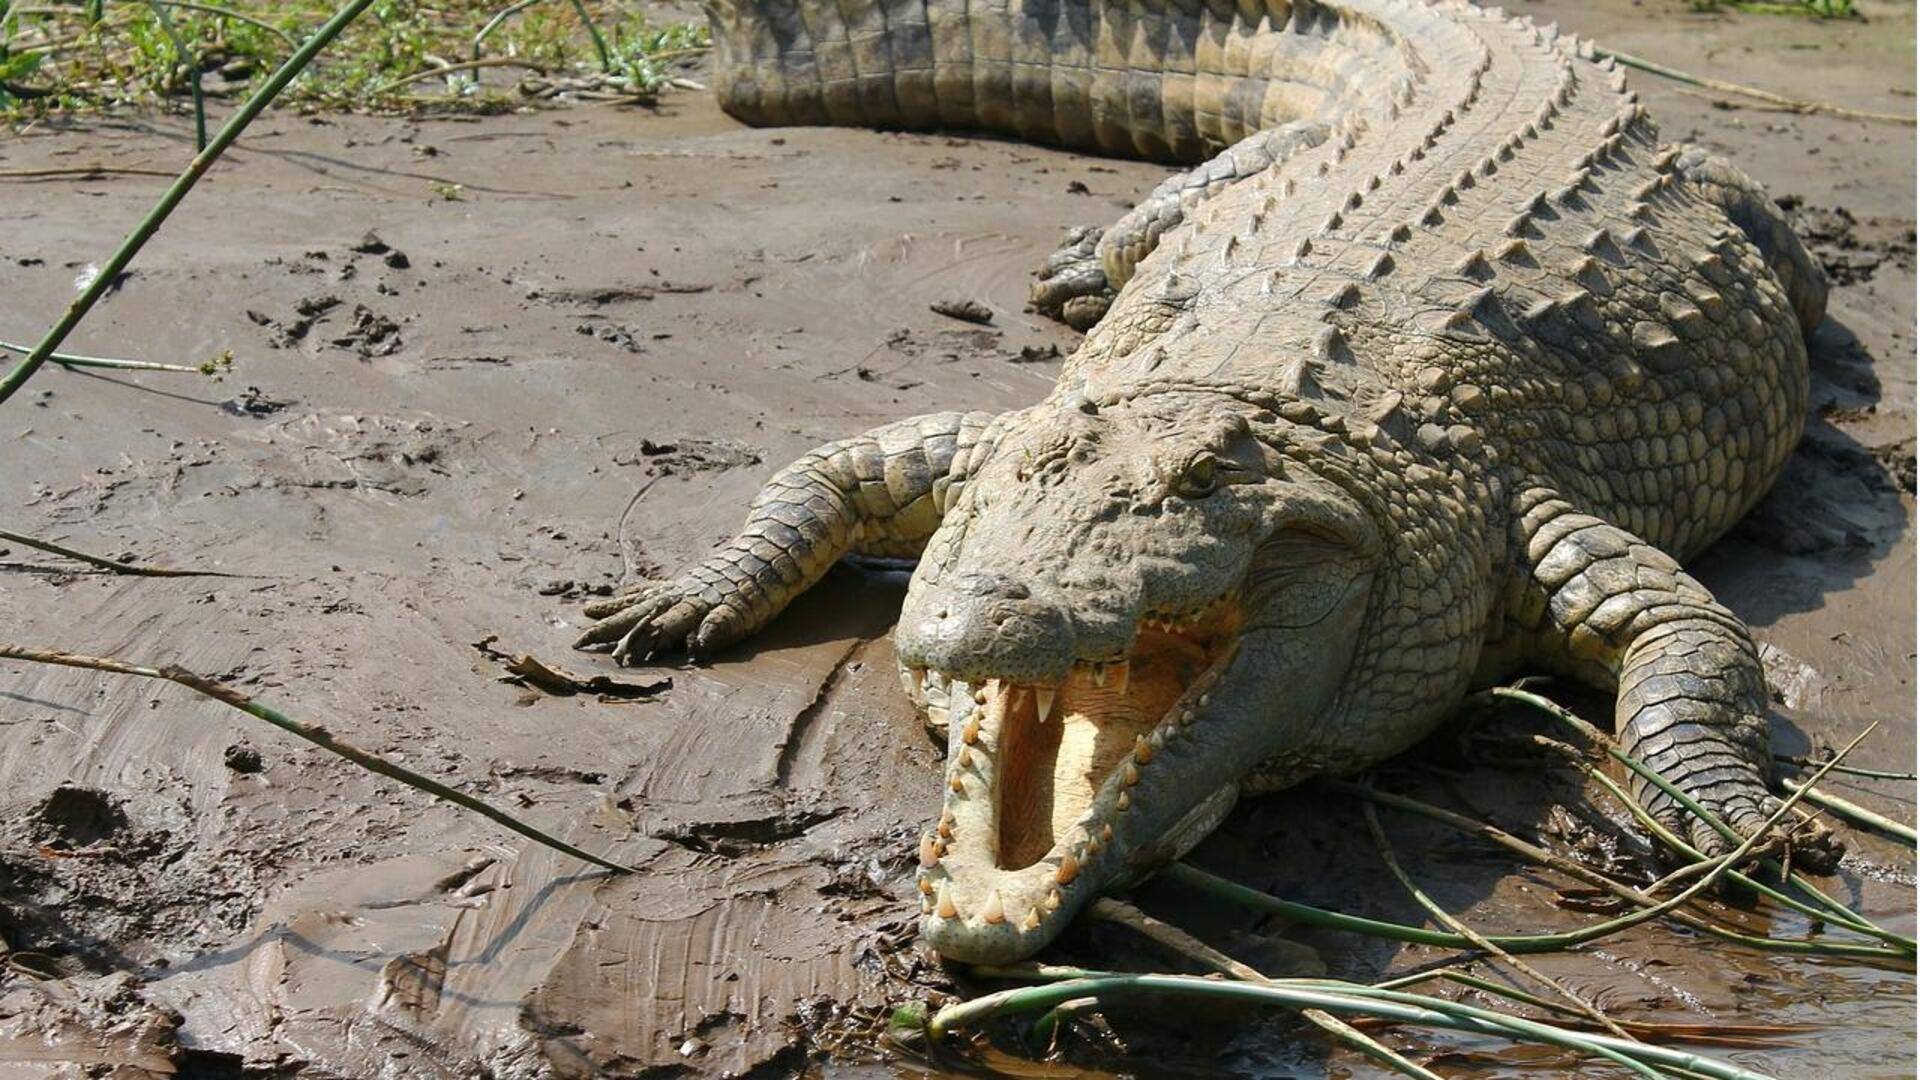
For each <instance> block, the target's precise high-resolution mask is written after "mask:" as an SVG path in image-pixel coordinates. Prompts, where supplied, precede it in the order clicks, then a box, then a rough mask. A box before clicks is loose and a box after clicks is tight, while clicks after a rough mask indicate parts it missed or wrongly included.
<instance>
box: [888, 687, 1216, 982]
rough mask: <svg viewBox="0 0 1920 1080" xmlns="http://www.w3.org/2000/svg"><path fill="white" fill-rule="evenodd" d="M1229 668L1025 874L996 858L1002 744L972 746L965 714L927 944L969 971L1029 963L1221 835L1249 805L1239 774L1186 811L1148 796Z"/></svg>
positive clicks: (1174, 711)
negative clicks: (1090, 914) (1082, 920)
mask: <svg viewBox="0 0 1920 1080" xmlns="http://www.w3.org/2000/svg"><path fill="white" fill-rule="evenodd" d="M1229 659H1230V656H1222V657H1219V658H1217V660H1216V662H1215V663H1213V664H1211V665H1209V667H1208V668H1207V669H1206V670H1205V671H1204V672H1203V673H1202V674H1201V675H1200V676H1199V677H1197V678H1195V679H1194V680H1193V681H1192V683H1191V684H1190V685H1188V686H1187V687H1186V689H1185V691H1184V692H1183V693H1182V694H1181V695H1180V697H1179V699H1178V700H1177V701H1176V702H1175V703H1174V704H1173V705H1172V707H1171V708H1170V709H1168V710H1167V713H1166V715H1165V716H1164V717H1163V718H1162V719H1161V721H1160V722H1159V723H1158V724H1156V725H1154V727H1153V728H1152V730H1151V732H1150V733H1148V734H1146V735H1143V736H1142V737H1141V738H1140V741H1139V744H1138V745H1137V747H1136V749H1135V750H1134V751H1133V752H1130V753H1128V754H1125V755H1123V756H1122V758H1121V761H1120V763H1119V764H1118V766H1117V767H1115V768H1114V769H1113V770H1112V772H1111V773H1110V775H1109V776H1108V777H1107V779H1106V780H1105V781H1104V782H1103V783H1102V784H1101V785H1100V786H1099V787H1098V788H1097V789H1096V790H1095V791H1094V793H1093V798H1092V801H1091V804H1090V806H1089V808H1088V812H1087V813H1086V814H1085V815H1084V816H1082V817H1081V818H1080V820H1079V821H1078V822H1077V823H1076V824H1075V825H1074V826H1073V827H1072V828H1071V829H1069V830H1067V831H1066V833H1065V835H1063V836H1062V837H1061V838H1060V840H1059V842H1058V843H1056V844H1055V845H1054V847H1053V850H1051V851H1049V852H1047V854H1046V855H1044V856H1043V857H1041V858H1040V859H1039V861H1037V862H1035V863H1034V864H1032V865H1030V866H1026V867H1024V868H1021V869H1004V868H1002V867H1001V866H1000V865H998V861H997V857H996V856H997V852H996V851H995V850H994V849H995V848H996V847H997V845H998V843H999V829H998V825H999V822H998V818H999V812H998V811H999V806H998V804H999V801H1000V800H999V798H998V790H997V778H996V777H995V775H994V761H995V758H996V751H997V750H998V749H999V747H998V746H997V738H988V737H985V736H984V735H982V734H981V733H980V732H979V731H978V730H976V733H975V741H968V740H967V739H966V738H965V737H964V736H965V730H964V728H963V725H965V724H966V723H967V721H968V717H967V716H966V715H965V712H964V711H962V710H956V712H955V713H954V714H953V716H952V717H951V718H950V721H949V722H950V724H952V725H953V726H954V735H953V738H952V740H951V743H952V747H953V751H952V753H951V755H950V768H949V773H948V783H949V786H950V788H951V789H952V790H951V792H950V794H949V795H948V796H947V798H946V800H945V801H946V806H945V808H944V809H943V813H942V817H941V825H940V830H939V831H938V832H936V833H935V834H930V836H929V838H928V839H929V841H933V842H934V844H935V846H934V847H933V848H931V849H929V848H928V847H927V846H925V845H923V849H922V866H923V870H922V877H921V880H922V888H923V895H924V903H923V913H924V918H923V920H922V927H921V930H922V936H923V938H924V940H926V941H927V943H928V944H929V945H931V946H932V947H933V948H934V950H935V951H936V952H939V953H940V954H941V955H943V956H945V957H947V958H949V959H953V960H959V961H963V962H970V963H989V964H991V963H1010V962H1013V961H1017V960H1022V959H1025V958H1027V957H1029V956H1031V955H1033V954H1034V953H1036V952H1038V951H1039V950H1040V949H1042V948H1044V947H1045V946H1046V945H1047V944H1048V943H1050V942H1051V941H1052V940H1053V939H1054V938H1055V937H1057V936H1058V935H1059V934H1060V932H1061V931H1063V930H1064V929H1065V928H1066V927H1067V925H1069V924H1070V923H1071V922H1072V920H1073V918H1074V916H1075V915H1076V914H1077V912H1078V911H1079V910H1080V909H1081V908H1082V907H1084V906H1085V905H1086V904H1087V903H1089V902H1090V901H1091V900H1092V899H1094V898H1095V897H1097V896H1099V895H1100V894H1101V893H1102V892H1104V891H1108V890H1109V889H1111V888H1114V887H1118V886H1122V885H1129V884H1132V883H1133V882H1134V881H1136V880H1139V879H1140V878H1143V877H1145V876H1146V875H1147V874H1149V873H1151V872H1152V871H1153V870H1154V869H1157V868H1158V867H1159V866H1161V865H1164V864H1165V863H1166V862H1168V861H1171V860H1173V859H1176V858H1178V857H1179V856H1181V855H1183V854H1185V852H1186V851H1187V850H1188V849H1190V848H1191V847H1192V846H1193V845H1195V844H1197V843H1199V841H1200V840H1201V839H1203V838H1204V837H1205V836H1206V835H1207V833H1209V832H1211V831H1212V830H1213V828H1214V827H1215V826H1216V825H1218V824H1219V822H1220V820H1221V819H1222V818H1224V817H1225V816H1226V813H1227V811H1228V810H1229V809H1231V807H1232V805H1233V803H1234V801H1235V800H1236V799H1237V797H1238V784H1237V783H1235V782H1233V781H1235V780H1237V774H1235V775H1234V776H1232V777H1230V778H1225V779H1227V780H1228V782H1226V783H1223V784H1221V785H1220V786H1219V787H1218V788H1217V789H1216V790H1215V791H1214V792H1213V794H1211V795H1209V796H1207V797H1206V798H1204V799H1202V800H1201V801H1200V802H1198V803H1197V804H1195V805H1192V806H1190V807H1183V808H1180V809H1178V810H1175V809H1173V808H1171V807H1168V806H1167V805H1165V803H1164V802H1163V800H1161V799H1158V798H1155V797H1154V793H1153V789H1154V785H1152V784H1151V783H1147V784H1146V785H1144V786H1142V781H1143V779H1147V778H1150V777H1151V776H1152V775H1153V774H1154V768H1155V764H1156V760H1158V764H1159V766H1160V768H1161V769H1167V768H1169V767H1170V763H1169V761H1168V760H1167V757H1166V756H1167V755H1171V756H1173V757H1176V758H1177V757H1182V756H1185V755H1186V754H1188V753H1191V750H1190V747H1191V745H1192V744H1191V743H1190V742H1189V740H1190V739H1191V737H1192V732H1191V731H1190V730H1189V729H1190V728H1191V727H1192V726H1193V725H1194V724H1195V723H1196V722H1197V721H1198V718H1199V716H1200V714H1201V713H1202V711H1203V710H1204V709H1205V707H1206V703H1207V702H1208V700H1209V698H1208V694H1209V691H1210V690H1211V689H1212V688H1213V686H1214V685H1215V684H1216V683H1217V681H1218V679H1219V677H1220V674H1221V673H1222V672H1223V671H1224V670H1225V668H1226V665H1227V663H1228V661H1229ZM990 734H992V735H994V736H997V735H998V734H999V732H997V731H995V732H992V733H990ZM1222 764H1223V765H1225V764H1226V763H1222ZM1189 765H1191V762H1189ZM1187 771H1188V773H1189V775H1190V774H1191V769H1188V770H1187ZM1156 804H1159V805H1156ZM929 856H931V858H932V861H931V862H930V861H929ZM1036 916H1037V917H1036Z"/></svg>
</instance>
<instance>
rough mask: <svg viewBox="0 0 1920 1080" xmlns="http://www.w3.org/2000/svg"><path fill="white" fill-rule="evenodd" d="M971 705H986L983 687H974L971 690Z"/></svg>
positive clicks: (985, 693)
mask: <svg viewBox="0 0 1920 1080" xmlns="http://www.w3.org/2000/svg"><path fill="white" fill-rule="evenodd" d="M973 703H974V704H975V705H985V704H986V703H987V690H986V687H984V686H976V687H974V689H973Z"/></svg>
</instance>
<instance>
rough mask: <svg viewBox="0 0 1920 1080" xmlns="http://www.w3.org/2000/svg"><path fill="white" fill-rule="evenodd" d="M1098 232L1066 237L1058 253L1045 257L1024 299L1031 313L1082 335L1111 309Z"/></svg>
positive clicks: (1085, 231)
mask: <svg viewBox="0 0 1920 1080" xmlns="http://www.w3.org/2000/svg"><path fill="white" fill-rule="evenodd" d="M1100 235H1101V230H1100V229H1098V228H1096V227H1094V226H1091V225H1087V226H1082V227H1081V228H1078V229H1075V230H1073V231H1072V232H1070V233H1068V234H1067V242H1066V243H1065V244H1063V245H1062V246H1061V247H1060V250H1058V251H1055V252H1054V253H1053V254H1051V255H1049V256H1047V261H1046V263H1045V265H1044V266H1042V267H1041V269H1040V280H1039V281H1036V282H1034V285H1033V291H1032V292H1031V294H1029V297H1028V299H1029V300H1030V302H1031V303H1032V304H1033V309H1034V310H1035V311H1037V312H1039V313H1040V314H1042V315H1045V316H1047V317H1048V318H1052V319H1058V320H1060V321H1061V322H1063V323H1066V324H1067V325H1068V326H1071V327H1073V328H1074V329H1075V330H1080V331H1086V330H1091V329H1092V328H1093V324H1095V323H1097V322H1099V321H1100V319H1101V317H1102V316H1104V315H1105V314H1106V313H1107V308H1109V307H1111V306H1112V305H1113V286H1112V285H1110V284H1109V283H1108V282H1107V271H1106V269H1105V268H1104V267H1103V266H1102V265H1101V262H1100V255H1099V251H1098V248H1099V245H1100Z"/></svg>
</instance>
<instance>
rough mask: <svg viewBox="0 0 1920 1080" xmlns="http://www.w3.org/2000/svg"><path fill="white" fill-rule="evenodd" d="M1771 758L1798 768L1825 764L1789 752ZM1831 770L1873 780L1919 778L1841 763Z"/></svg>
mask: <svg viewBox="0 0 1920 1080" xmlns="http://www.w3.org/2000/svg"><path fill="white" fill-rule="evenodd" d="M1773 760H1775V761H1777V762H1780V763H1781V764H1782V765H1792V766H1794V767H1795V768H1799V769H1817V768H1819V767H1820V766H1821V765H1824V764H1826V763H1825V762H1823V761H1816V760H1814V759H1812V758H1804V757H1795V756H1793V755H1791V754H1775V755H1773ZM1833 771H1834V772H1837V773H1846V774H1847V775H1848V776H1867V777H1872V778H1873V779H1875V780H1908V781H1912V780H1920V773H1910V772H1886V771H1884V770H1881V769H1862V768H1859V767H1858V766H1854V765H1841V766H1838V767H1836V768H1835V769H1834V770H1833Z"/></svg>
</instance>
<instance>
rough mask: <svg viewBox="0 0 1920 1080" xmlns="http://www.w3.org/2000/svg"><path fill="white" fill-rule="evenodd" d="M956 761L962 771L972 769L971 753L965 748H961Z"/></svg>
mask: <svg viewBox="0 0 1920 1080" xmlns="http://www.w3.org/2000/svg"><path fill="white" fill-rule="evenodd" d="M956 760H957V761H959V763H960V767H961V768H963V769H971V768H973V751H972V750H970V749H968V748H967V747H964V746H963V747H961V748H960V756H959V758H957V759H956Z"/></svg>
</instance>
